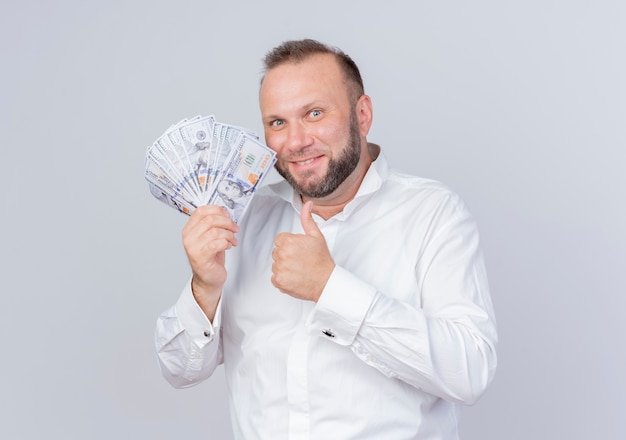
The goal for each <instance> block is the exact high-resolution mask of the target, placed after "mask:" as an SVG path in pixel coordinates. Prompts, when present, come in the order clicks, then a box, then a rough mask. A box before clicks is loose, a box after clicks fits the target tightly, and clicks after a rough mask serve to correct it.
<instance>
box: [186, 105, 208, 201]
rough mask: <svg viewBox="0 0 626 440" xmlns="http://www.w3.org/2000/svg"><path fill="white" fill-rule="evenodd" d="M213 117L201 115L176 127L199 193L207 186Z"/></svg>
mask: <svg viewBox="0 0 626 440" xmlns="http://www.w3.org/2000/svg"><path fill="white" fill-rule="evenodd" d="M214 126H215V117H214V116H213V115H211V116H206V117H201V118H198V119H196V120H192V121H191V122H188V123H185V124H182V125H181V126H179V127H178V133H179V134H180V139H181V141H182V146H183V148H184V152H185V154H186V156H187V160H188V161H189V166H190V169H192V170H193V172H194V173H195V175H196V180H197V185H198V188H199V190H200V192H201V193H204V192H205V191H206V188H207V179H208V174H209V156H210V153H211V149H212V140H213V130H214Z"/></svg>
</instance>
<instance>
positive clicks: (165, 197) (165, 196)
mask: <svg viewBox="0 0 626 440" xmlns="http://www.w3.org/2000/svg"><path fill="white" fill-rule="evenodd" d="M148 187H149V188H150V193H152V195H153V196H154V197H156V198H157V199H158V200H159V201H161V202H163V203H165V204H166V205H168V206H171V207H172V208H174V209H177V210H178V211H180V212H182V213H183V214H187V215H191V213H192V212H193V211H194V210H195V208H196V207H195V206H193V205H191V204H189V203H187V201H186V200H184V199H178V198H175V197H173V196H172V195H170V194H169V193H167V192H166V191H163V190H162V189H161V188H160V187H159V186H157V185H155V184H153V183H151V182H148Z"/></svg>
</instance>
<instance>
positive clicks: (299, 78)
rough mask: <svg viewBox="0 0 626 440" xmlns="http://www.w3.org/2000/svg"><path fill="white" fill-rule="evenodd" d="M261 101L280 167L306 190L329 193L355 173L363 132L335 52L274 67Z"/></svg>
mask: <svg viewBox="0 0 626 440" xmlns="http://www.w3.org/2000/svg"><path fill="white" fill-rule="evenodd" d="M260 104H261V115H262V118H263V125H264V127H265V141H266V143H267V145H268V146H269V147H270V148H272V149H273V150H274V151H276V153H277V161H276V169H277V171H278V172H279V173H280V174H281V175H282V176H283V177H284V178H285V180H287V181H288V182H289V183H290V184H291V185H292V186H293V187H294V188H295V189H296V191H298V192H299V193H300V194H302V195H304V196H305V197H310V198H322V197H326V196H328V195H330V194H331V193H333V192H334V191H335V190H336V189H337V188H338V187H339V185H340V184H341V183H342V182H344V181H345V180H346V179H347V178H348V177H349V176H350V174H351V173H352V172H353V171H354V169H355V168H356V166H357V164H358V163H359V158H360V155H361V149H362V145H361V144H362V139H361V132H360V127H359V124H358V121H357V119H356V115H355V110H354V105H353V104H352V103H351V102H350V99H349V94H348V88H347V86H346V84H345V82H344V80H343V75H342V72H341V70H340V67H339V66H338V64H337V61H336V60H335V58H334V56H332V55H314V56H312V57H310V58H308V59H306V60H305V61H303V62H301V63H299V64H292V63H288V64H283V65H279V66H277V67H275V68H273V69H272V70H270V71H269V72H267V74H266V76H265V79H264V80H263V85H262V87H261V93H260Z"/></svg>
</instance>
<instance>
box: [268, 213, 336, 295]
mask: <svg viewBox="0 0 626 440" xmlns="http://www.w3.org/2000/svg"><path fill="white" fill-rule="evenodd" d="M312 209H313V202H310V201H309V202H307V203H305V204H304V206H303V207H302V212H301V213H300V221H301V223H302V229H303V230H304V234H291V233H288V232H284V233H282V234H278V235H277V236H276V238H275V239H274V250H273V251H272V258H273V259H274V264H272V284H273V285H274V286H275V287H276V288H277V289H278V290H280V291H281V292H283V293H286V294H288V295H291V296H293V297H294V298H299V299H304V300H309V301H315V302H317V300H318V299H319V297H320V295H321V294H322V291H323V290H324V286H326V282H327V281H328V278H330V274H331V273H332V271H333V269H334V268H335V262H334V261H333V259H332V257H331V256H330V252H329V251H328V246H327V244H326V239H325V238H324V235H322V232H321V231H320V230H319V228H318V227H317V225H316V224H315V221H314V220H313V217H312V215H311V211H312Z"/></svg>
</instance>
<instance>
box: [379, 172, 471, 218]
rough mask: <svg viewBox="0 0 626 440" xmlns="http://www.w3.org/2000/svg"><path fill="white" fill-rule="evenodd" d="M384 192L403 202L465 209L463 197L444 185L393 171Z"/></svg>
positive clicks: (388, 177)
mask: <svg viewBox="0 0 626 440" xmlns="http://www.w3.org/2000/svg"><path fill="white" fill-rule="evenodd" d="M383 190H384V192H386V193H387V194H386V195H387V196H391V195H393V197H394V198H397V199H398V200H400V201H403V202H411V203H416V204H419V205H429V206H432V207H433V208H434V207H437V206H444V205H445V206H448V207H449V208H451V209H453V210H457V209H464V204H463V201H462V200H461V197H460V196H459V195H458V194H457V193H456V192H455V191H454V190H452V189H451V188H449V187H448V186H447V185H445V184H444V183H442V182H439V181H437V180H434V179H429V178H425V177H420V176H415V175H411V174H407V173H403V172H400V171H397V170H393V169H392V170H390V171H389V174H388V176H387V179H386V181H385V185H384V186H383Z"/></svg>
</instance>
